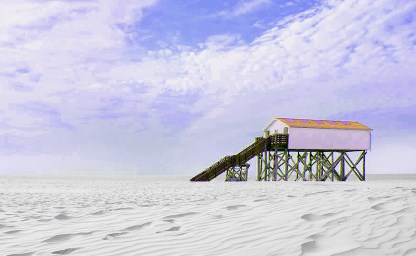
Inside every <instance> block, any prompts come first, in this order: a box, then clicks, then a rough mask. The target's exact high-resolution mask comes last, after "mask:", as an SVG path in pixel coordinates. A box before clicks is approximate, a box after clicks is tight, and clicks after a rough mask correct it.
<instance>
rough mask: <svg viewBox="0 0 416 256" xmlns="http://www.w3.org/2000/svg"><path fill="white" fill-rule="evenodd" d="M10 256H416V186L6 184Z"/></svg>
mask: <svg viewBox="0 0 416 256" xmlns="http://www.w3.org/2000/svg"><path fill="white" fill-rule="evenodd" d="M409 177H410V178H409ZM0 255H1V256H3V255H4V256H12V255H13V256H16V255H20V256H26V255H91V256H92V255H94V256H96V255H111V256H115V255H120V256H121V255H123V256H124V255H150V256H152V255H238V256H242V255H319V256H325V255H407V256H412V255H416V179H414V176H404V177H402V178H397V177H396V178H394V179H392V180H391V179H389V178H388V177H387V178H375V179H373V180H371V179H370V180H369V181H366V182H359V181H351V182H292V181H290V182H256V181H248V182H238V183H232V182H228V183H227V182H224V181H223V180H221V179H217V180H214V181H212V182H209V183H191V182H189V181H187V180H186V178H160V177H147V178H146V177H138V178H131V179H123V178H114V179H94V178H83V179H74V178H72V179H57V178H23V177H19V178H17V177H1V178H0Z"/></svg>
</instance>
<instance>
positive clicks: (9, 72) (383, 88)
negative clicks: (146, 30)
mask: <svg viewBox="0 0 416 256" xmlns="http://www.w3.org/2000/svg"><path fill="white" fill-rule="evenodd" d="M12 2H14V1H9V2H6V3H7V4H5V5H4V6H6V8H0V9H1V10H3V12H4V13H1V14H4V15H6V16H5V17H6V20H7V22H5V23H2V25H0V26H2V27H1V28H2V30H3V31H6V33H4V34H3V35H2V36H1V38H0V51H1V54H2V56H4V58H1V60H0V70H2V73H1V74H0V84H1V85H2V87H0V97H1V101H0V110H1V112H0V118H1V122H0V125H2V126H3V127H4V129H3V130H2V131H0V135H2V134H3V135H5V134H15V136H18V138H33V136H34V135H33V133H34V131H33V129H32V128H33V127H34V125H36V124H37V127H38V128H41V127H44V128H45V129H47V130H48V131H50V134H49V135H45V134H43V135H39V136H40V137H39V138H38V139H27V140H25V141H26V142H25V143H23V144H21V143H20V142H21V140H19V139H17V138H16V139H13V140H9V141H8V142H7V143H6V142H3V143H2V145H3V146H4V145H6V146H7V147H12V146H11V143H13V141H16V143H17V142H19V148H22V147H25V146H26V147H27V148H34V145H36V144H37V143H40V142H39V141H42V140H43V141H48V143H46V144H47V145H49V146H50V147H49V148H54V147H56V145H55V144H54V143H56V141H55V140H54V138H56V137H59V138H60V139H61V142H64V143H63V144H66V146H65V147H66V148H67V149H66V150H67V152H71V150H72V151H76V152H78V153H80V152H81V154H82V155H85V157H87V156H89V157H91V158H96V159H97V161H98V160H99V159H107V160H108V161H113V162H116V161H121V160H123V161H125V162H129V163H131V166H133V165H134V166H135V165H140V166H141V168H143V169H146V170H149V172H150V173H151V171H152V170H151V168H158V169H160V170H164V169H167V168H168V169H169V170H176V171H178V172H182V173H186V172H194V170H193V168H197V167H198V168H200V167H201V165H205V164H210V163H209V162H210V161H211V159H215V158H216V157H220V156H222V155H223V154H227V153H228V154H229V153H230V152H233V151H238V150H239V149H241V147H242V146H244V145H246V144H247V143H249V142H250V140H251V137H254V136H256V135H258V134H259V133H261V129H262V127H263V125H264V124H266V123H267V122H268V121H269V119H270V118H272V117H273V116H276V115H282V116H294V117H305V118H308V117H309V118H326V117H336V116H340V115H344V116H350V117H351V119H353V118H354V117H357V118H359V117H360V115H348V114H349V113H366V111H370V110H371V111H374V110H375V109H378V110H380V111H381V112H383V111H386V110H388V109H396V108H399V107H402V108H407V107H409V108H411V106H413V105H414V101H415V100H416V99H415V97H416V96H415V95H416V87H414V83H415V82H416V74H415V72H414V67H415V66H416V58H415V57H416V56H415V52H416V51H415V41H416V35H415V33H414V27H415V26H416V24H415V23H416V19H415V15H416V4H415V3H413V2H409V1H391V0H381V1H378V2H368V1H358V0H349V1H326V2H324V3H323V4H321V5H319V6H317V7H314V8H312V9H310V10H308V11H306V12H303V13H300V14H298V15H293V16H290V17H287V18H286V19H284V20H282V21H279V22H278V23H276V24H275V26H274V27H273V28H272V29H270V30H267V31H265V32H264V33H263V34H262V35H261V36H259V37H257V38H256V39H255V40H253V41H252V42H248V43H244V42H243V41H241V40H239V36H238V35H236V34H233V35H230V34H219V35H215V36H212V37H210V38H209V39H208V40H207V41H204V42H201V43H200V44H199V47H198V46H196V47H191V46H190V47H182V46H177V47H175V45H170V46H169V47H166V48H161V49H159V50H153V51H147V50H146V49H145V48H140V47H137V45H135V46H134V47H133V46H132V45H131V44H130V43H129V40H127V39H126V38H128V37H129V33H133V32H134V33H139V34H140V26H139V25H138V27H137V29H135V30H134V31H132V30H131V29H125V28H126V27H129V26H130V27H129V28H132V27H131V26H132V24H133V23H134V24H140V18H141V15H142V10H143V8H146V7H148V6H151V5H152V4H153V3H154V2H153V1H147V2H143V1H140V3H138V2H137V1H123V2H122V3H120V2H117V3H110V2H108V1H76V2H71V3H69V2H68V1H58V2H57V1H51V2H44V1H43V2H36V1H19V2H17V3H18V4H16V5H14V4H12ZM265 4H267V1H249V2H245V3H244V4H241V6H240V7H238V8H236V9H235V10H234V11H233V13H235V14H238V15H243V14H246V13H249V12H250V11H254V10H255V8H260V6H261V5H265ZM4 10H7V11H4ZM13 11H18V12H19V13H21V15H18V16H17V17H20V16H22V18H21V19H20V18H16V17H15V16H13V17H12V16H11V15H10V14H8V13H12V12H13ZM30 13H34V15H33V16H31V15H28V14H30ZM122 24H126V25H122ZM16 106H19V107H17V108H16ZM368 113H371V112H368ZM381 119H382V117H380V120H381ZM52 124H53V125H55V126H59V125H61V126H62V127H64V126H65V125H67V126H68V127H72V129H55V130H53V129H52V128H51V125H52ZM52 130H53V131H52ZM58 130H59V131H58ZM63 130H65V131H63ZM167 134H168V135H171V136H166V135H167ZM25 136H26V137H25ZM242 138H247V140H244V139H242ZM41 139H42V140H41ZM74 141H76V142H74ZM383 143H384V142H383ZM54 145H55V146H54ZM200 145H203V146H200ZM161 149H163V150H161ZM43 150H44V151H45V152H46V151H48V150H47V147H46V146H45V147H44V148H43ZM49 150H50V149H49ZM62 151H65V150H63V149H62ZM156 152H157V153H156ZM183 155H188V156H189V158H187V159H183V157H182V156H183ZM168 158H169V159H175V160H172V161H170V162H169V163H168V162H163V163H160V164H159V165H158V166H156V167H155V166H154V165H153V164H154V163H155V162H158V161H159V160H160V159H168ZM190 159H192V161H191V160H190ZM174 161H176V162H177V166H176V167H172V166H170V164H172V163H173V162H174ZM179 161H182V162H184V163H185V165H186V166H187V168H189V170H188V169H186V170H183V169H181V167H180V166H183V165H184V163H182V162H181V163H179ZM131 166H130V168H132V169H134V168H133V167H131ZM175 168H176V169H175Z"/></svg>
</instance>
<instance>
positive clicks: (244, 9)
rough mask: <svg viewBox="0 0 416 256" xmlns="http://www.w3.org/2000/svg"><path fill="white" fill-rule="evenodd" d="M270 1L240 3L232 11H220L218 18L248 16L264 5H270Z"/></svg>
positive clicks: (253, 0)
mask: <svg viewBox="0 0 416 256" xmlns="http://www.w3.org/2000/svg"><path fill="white" fill-rule="evenodd" d="M270 3H271V1H270V0H249V1H242V2H240V3H239V4H237V5H236V6H235V7H234V9H233V10H231V11H222V12H220V13H219V16H222V17H226V18H230V17H237V16H241V15H245V14H248V13H250V12H253V11H255V10H257V9H259V8H261V7H264V6H265V5H268V4H270Z"/></svg>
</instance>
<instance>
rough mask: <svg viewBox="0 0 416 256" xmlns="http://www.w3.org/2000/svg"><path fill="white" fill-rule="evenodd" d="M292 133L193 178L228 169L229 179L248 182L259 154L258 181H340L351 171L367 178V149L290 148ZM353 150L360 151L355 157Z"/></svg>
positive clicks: (205, 177) (273, 137)
mask: <svg viewBox="0 0 416 256" xmlns="http://www.w3.org/2000/svg"><path fill="white" fill-rule="evenodd" d="M288 145H289V135H288V134H273V135H270V136H268V137H266V138H264V137H256V139H255V141H254V142H253V143H252V144H251V145H249V146H247V147H246V148H245V149H243V150H241V151H240V152H238V153H237V154H235V155H231V156H225V157H223V158H221V159H220V160H218V161H217V162H215V163H214V164H213V165H211V166H209V167H208V168H207V169H205V170H204V171H202V172H201V173H199V174H198V175H196V176H195V177H193V178H192V179H191V181H210V180H212V179H214V178H216V177H217V176H219V175H220V174H222V173H224V172H226V181H246V180H247V172H248V168H249V166H250V165H249V164H248V163H247V162H248V161H250V160H251V159H252V158H254V157H256V156H257V180H259V181H260V180H264V181H270V180H272V181H278V180H284V181H287V180H291V179H292V180H304V181H306V180H316V181H325V180H332V181H334V180H338V181H345V180H347V179H348V177H349V176H350V175H351V174H354V175H355V176H356V177H357V178H358V180H361V181H364V180H365V155H366V153H367V151H366V150H343V149H337V150H335V149H334V150H322V149H289V148H288ZM350 152H356V153H357V152H358V154H359V155H358V157H357V158H356V159H354V158H353V157H352V156H351V155H348V154H349V153H350Z"/></svg>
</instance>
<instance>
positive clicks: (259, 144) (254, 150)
mask: <svg viewBox="0 0 416 256" xmlns="http://www.w3.org/2000/svg"><path fill="white" fill-rule="evenodd" d="M288 139H289V136H288V135H287V134H273V135H271V136H269V137H267V138H263V137H257V138H256V140H255V141H254V142H253V143H252V144H251V145H249V146H248V147H246V148H245V149H243V150H241V151H240V152H239V153H237V154H236V155H232V156H225V157H223V158H221V159H220V160H218V161H217V162H215V163H214V164H212V165H211V166H210V167H208V168H207V169H205V170H204V171H202V172H201V173H199V174H198V175H196V176H195V177H193V178H192V179H191V181H210V180H212V179H214V178H215V177H217V176H218V175H220V174H221V173H223V172H225V171H226V170H228V169H229V168H232V167H235V166H242V165H245V164H246V163H247V161H249V160H250V159H252V158H253V157H255V156H256V155H259V154H261V153H263V152H264V151H266V150H269V149H270V148H287V145H288Z"/></svg>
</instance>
